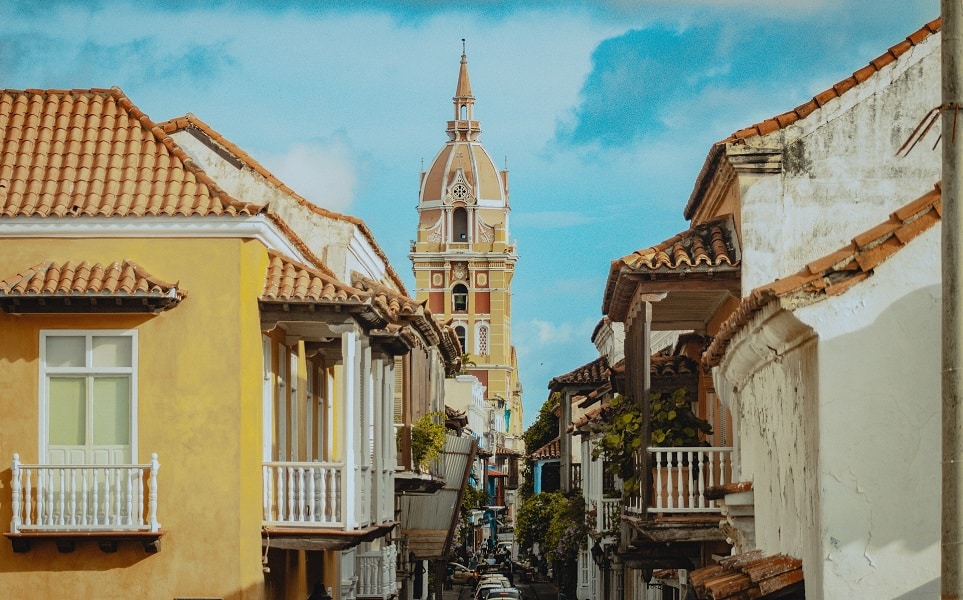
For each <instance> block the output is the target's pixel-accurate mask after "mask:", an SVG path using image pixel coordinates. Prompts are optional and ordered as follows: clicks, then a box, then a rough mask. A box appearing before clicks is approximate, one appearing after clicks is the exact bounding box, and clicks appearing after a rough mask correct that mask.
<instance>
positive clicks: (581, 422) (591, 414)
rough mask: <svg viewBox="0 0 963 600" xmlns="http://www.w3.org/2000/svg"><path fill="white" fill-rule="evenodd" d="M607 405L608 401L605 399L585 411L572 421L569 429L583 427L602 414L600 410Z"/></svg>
mask: <svg viewBox="0 0 963 600" xmlns="http://www.w3.org/2000/svg"><path fill="white" fill-rule="evenodd" d="M608 406H609V403H608V402H607V401H603V402H602V403H601V404H599V405H598V406H596V407H594V408H592V409H591V410H588V411H586V412H585V414H584V415H582V416H581V417H579V418H578V419H575V420H574V421H572V425H571V426H570V427H569V431H574V430H578V429H584V428H585V427H586V426H587V425H588V424H589V423H592V422H593V421H596V420H599V419H600V418H601V416H602V412H603V411H604V410H605V409H606V408H608Z"/></svg>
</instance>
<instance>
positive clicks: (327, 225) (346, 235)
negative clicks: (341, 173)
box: [171, 131, 387, 283]
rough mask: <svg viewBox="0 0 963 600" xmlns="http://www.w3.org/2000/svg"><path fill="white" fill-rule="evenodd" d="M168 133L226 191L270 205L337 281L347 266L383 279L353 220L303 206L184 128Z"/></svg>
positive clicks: (382, 268) (347, 273) (347, 275)
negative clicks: (183, 129)
mask: <svg viewBox="0 0 963 600" xmlns="http://www.w3.org/2000/svg"><path fill="white" fill-rule="evenodd" d="M171 137H172V138H174V141H175V142H177V145H178V146H180V147H181V148H183V150H184V151H185V152H187V154H188V155H189V156H190V157H191V158H192V159H193V160H194V161H195V162H196V163H197V164H198V165H199V166H200V167H201V168H202V169H203V170H204V172H205V173H207V174H208V175H210V176H211V178H212V179H214V180H215V181H216V182H217V184H218V185H219V186H221V187H222V188H223V189H224V191H226V192H227V193H228V194H230V195H231V196H233V197H234V198H236V199H238V200H241V201H243V202H251V203H254V204H269V205H270V207H271V210H272V211H273V212H274V213H276V214H277V215H278V216H280V217H281V218H282V219H283V220H284V222H285V223H286V224H287V225H288V226H289V227H291V229H293V230H294V232H295V233H296V234H297V235H298V237H300V238H301V240H302V241H304V243H305V244H307V245H308V247H309V248H310V249H311V251H312V252H314V253H315V254H316V255H318V256H319V257H321V259H322V260H324V262H325V264H326V265H327V266H328V268H330V269H331V270H332V271H334V272H335V274H336V275H337V276H338V277H339V278H340V279H341V280H342V281H344V282H346V283H350V282H351V272H352V271H357V272H359V273H363V274H364V275H365V276H367V277H370V278H371V279H374V280H376V281H384V279H385V273H386V271H387V266H386V264H385V261H384V260H382V258H381V257H379V256H378V253H377V251H376V250H375V248H374V247H373V246H372V245H371V243H370V242H369V241H368V239H367V238H366V237H365V236H364V235H363V234H362V233H361V230H360V229H359V228H358V227H357V226H355V225H354V224H353V223H350V222H348V221H344V220H340V219H337V218H334V217H329V216H325V215H322V214H318V213H317V212H314V211H312V210H311V209H310V208H309V207H306V206H303V205H302V204H300V203H299V202H297V201H296V200H295V199H294V198H293V197H292V196H290V194H288V193H287V192H285V191H283V190H282V189H280V188H278V187H277V186H275V185H274V184H272V183H271V182H269V181H268V180H267V179H265V178H264V177H262V176H261V175H260V174H259V173H257V172H255V171H253V170H251V169H249V168H246V167H243V168H238V167H237V166H236V165H235V164H232V163H231V162H229V161H227V160H225V159H224V158H223V157H222V156H220V155H218V154H217V153H215V152H214V151H212V150H211V149H210V148H209V147H208V146H207V145H206V144H204V143H202V142H201V141H200V140H199V139H197V137H195V136H194V135H193V134H191V133H190V132H188V131H177V132H174V133H173V134H172V135H171Z"/></svg>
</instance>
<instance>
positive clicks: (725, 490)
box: [705, 481, 752, 500]
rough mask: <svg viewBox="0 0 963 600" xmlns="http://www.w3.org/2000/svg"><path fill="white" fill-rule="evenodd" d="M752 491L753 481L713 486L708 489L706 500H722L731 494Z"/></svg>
mask: <svg viewBox="0 0 963 600" xmlns="http://www.w3.org/2000/svg"><path fill="white" fill-rule="evenodd" d="M751 489H752V482H751V481H738V482H735V483H727V484H725V485H712V486H709V487H707V488H706V491H705V497H706V500H722V499H723V498H725V497H726V496H727V495H729V494H738V493H740V492H748V491H749V490H751Z"/></svg>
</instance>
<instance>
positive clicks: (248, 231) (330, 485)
mask: <svg viewBox="0 0 963 600" xmlns="http://www.w3.org/2000/svg"><path fill="white" fill-rule="evenodd" d="M209 173H216V174H217V178H216V179H215V178H212V176H211V175H210V174H209ZM255 200H256V201H255ZM282 213H283V214H285V215H288V214H290V215H293V216H295V218H296V222H295V223H294V224H293V225H292V224H289V223H288V222H286V221H285V219H284V218H282V216H280V215H281V214H282ZM294 220H295V219H292V221H294ZM306 239H307V240H310V241H309V242H306V241H305V240H306ZM342 240H345V241H344V242H343V243H342ZM322 254H323V255H324V256H325V260H322V259H321V258H319V257H320V256H321V255H322ZM331 265H333V267H332V266H331ZM335 269H336V270H337V271H335ZM345 281H349V282H351V284H348V283H344V282H345ZM398 288H401V289H400V291H399V289H398ZM402 292H403V287H402V286H400V282H398V281H397V276H396V275H394V273H393V271H391V269H390V267H389V266H388V265H387V261H386V260H383V253H381V252H380V250H379V249H378V248H377V247H376V245H374V242H373V240H371V239H370V232H368V231H367V229H366V228H364V227H363V224H362V223H360V222H357V220H351V219H344V218H341V217H339V216H337V215H333V214H331V213H328V212H327V211H324V210H322V209H317V208H316V207H312V206H310V205H309V204H308V203H307V202H305V201H304V200H303V199H302V198H300V197H297V196H296V194H294V193H293V192H292V191H290V190H288V189H287V188H285V187H284V186H283V184H281V183H280V182H278V181H277V180H276V179H274V178H273V176H271V175H270V173H267V172H266V171H264V170H263V167H260V165H257V163H255V162H254V161H253V160H252V159H251V158H250V157H248V156H247V155H245V154H244V153H243V152H241V151H240V150H239V149H238V148H236V147H235V146H233V145H232V144H230V143H229V142H227V141H226V140H224V139H223V138H221V137H220V136H218V135H217V134H216V132H213V131H212V130H210V129H209V128H207V127H206V126H205V125H204V124H203V123H201V122H200V121H197V120H196V119H195V118H193V117H185V118H183V119H178V120H175V121H170V122H167V123H160V124H158V123H155V122H153V121H152V120H151V119H150V118H149V117H148V116H147V115H145V114H144V113H143V112H141V111H140V110H139V109H137V107H136V106H135V105H134V104H133V103H132V102H131V101H130V100H129V99H128V98H127V97H126V96H124V94H123V93H122V92H121V91H120V90H118V89H116V88H115V89H111V90H21V91H16V90H3V91H0V381H2V382H3V383H4V386H3V391H2V393H0V414H3V419H2V421H0V459H2V460H3V463H4V465H9V466H4V467H3V468H2V470H0V523H3V524H5V525H6V524H9V526H8V527H6V528H5V529H4V536H5V537H6V538H7V539H6V541H5V543H3V544H0V565H2V566H0V592H2V593H0V595H2V596H3V597H5V598H38V599H43V598H61V597H65V596H66V597H75V598H88V599H101V598H102V599H114V598H131V597H136V598H144V599H157V600H171V599H172V598H173V599H177V598H192V599H196V598H204V599H214V598H217V599H231V600H241V599H261V598H279V599H280V598H304V597H306V596H307V595H308V594H309V593H310V592H311V591H312V589H314V588H315V587H318V588H322V589H330V591H331V593H332V595H333V596H334V598H336V599H340V598H345V599H352V598H379V599H382V600H385V599H387V598H390V597H392V596H393V595H395V594H396V593H397V591H398V586H399V576H400V574H397V573H396V570H395V567H396V564H397V560H396V556H397V547H396V545H395V544H394V538H391V537H390V536H389V534H390V533H391V531H392V530H394V529H395V527H396V523H395V520H394V519H395V507H394V492H395V489H394V473H395V471H396V469H398V462H399V461H398V456H397V451H396V445H395V440H396V434H395V424H394V412H395V390H394V386H395V381H396V369H397V368H400V367H399V365H402V364H407V363H403V361H401V360H400V359H399V357H401V356H403V355H405V354H407V353H409V352H410V351H411V350H412V349H413V348H416V347H418V348H425V347H430V348H437V351H434V350H433V354H432V356H437V357H438V358H437V359H436V362H438V361H441V360H444V361H445V363H446V364H445V365H443V366H444V368H443V369H442V373H444V371H445V370H450V369H453V368H455V366H454V365H457V361H458V358H459V357H458V355H457V349H456V346H457V344H456V343H455V341H454V339H453V337H452V336H446V335H445V334H443V332H442V330H441V329H440V328H439V327H438V325H437V323H436V322H435V321H433V320H432V319H431V317H430V315H427V314H426V313H425V312H424V310H423V308H422V307H420V306H419V305H418V304H417V303H415V302H414V301H413V300H411V299H408V298H406V297H405V296H404V294H403V293H402ZM421 362H422V363H425V364H426V365H427V361H421ZM425 368H428V367H427V366H426V367H425ZM432 368H435V369H436V370H437V369H438V367H437V366H435V367H432ZM406 377H407V376H406ZM422 379H423V378H422ZM419 381H420V380H419ZM436 387H440V384H436ZM409 396H418V397H428V396H430V394H429V393H428V392H426V391H425V390H423V389H421V388H419V389H414V390H412V391H411V392H410V393H409ZM433 397H434V396H432V398H433ZM438 402H439V403H440V402H442V401H441V400H440V398H439V399H438Z"/></svg>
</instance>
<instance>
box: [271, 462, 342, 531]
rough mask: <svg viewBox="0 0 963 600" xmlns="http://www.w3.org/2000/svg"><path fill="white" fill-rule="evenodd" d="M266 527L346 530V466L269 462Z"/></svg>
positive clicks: (321, 463)
mask: <svg viewBox="0 0 963 600" xmlns="http://www.w3.org/2000/svg"><path fill="white" fill-rule="evenodd" d="M263 471H264V492H263V494H264V496H263V502H262V504H263V507H264V524H265V525H275V526H302V527H332V528H342V527H344V512H343V508H344V507H343V503H344V498H343V491H344V490H343V488H344V463H329V462H266V463H264V466H263Z"/></svg>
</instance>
